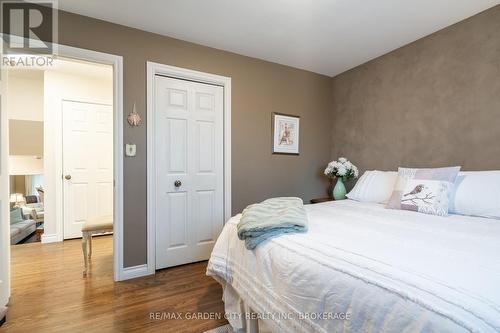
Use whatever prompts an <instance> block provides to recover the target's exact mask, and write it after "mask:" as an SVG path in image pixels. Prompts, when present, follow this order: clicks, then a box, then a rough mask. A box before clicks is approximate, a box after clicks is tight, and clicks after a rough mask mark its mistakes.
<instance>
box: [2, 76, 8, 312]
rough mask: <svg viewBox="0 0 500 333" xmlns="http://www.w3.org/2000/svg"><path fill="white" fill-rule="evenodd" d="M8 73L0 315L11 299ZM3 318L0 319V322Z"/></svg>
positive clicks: (4, 111) (4, 112)
mask: <svg viewBox="0 0 500 333" xmlns="http://www.w3.org/2000/svg"><path fill="white" fill-rule="evenodd" d="M6 91H7V71H6V70H1V72H0V315H3V313H4V309H5V306H6V305H7V303H8V301H9V297H10V274H9V270H10V223H9V219H10V215H9V207H10V206H9V166H8V159H9V119H8V115H7V112H8V110H7V108H6V102H5V97H6V94H5V92H6ZM1 319H2V318H1V317H0V320H1Z"/></svg>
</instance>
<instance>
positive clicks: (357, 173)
mask: <svg viewBox="0 0 500 333" xmlns="http://www.w3.org/2000/svg"><path fill="white" fill-rule="evenodd" d="M352 171H354V178H358V176H359V170H358V168H357V167H356V166H355V165H353V166H352Z"/></svg>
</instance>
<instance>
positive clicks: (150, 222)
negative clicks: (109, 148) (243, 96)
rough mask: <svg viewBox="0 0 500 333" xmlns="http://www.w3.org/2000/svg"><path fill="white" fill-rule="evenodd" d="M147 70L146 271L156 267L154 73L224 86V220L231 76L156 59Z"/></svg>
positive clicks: (227, 201)
mask: <svg viewBox="0 0 500 333" xmlns="http://www.w3.org/2000/svg"><path fill="white" fill-rule="evenodd" d="M146 73H147V82H146V83H147V88H146V90H147V117H146V126H147V187H148V190H147V203H148V207H147V239H148V241H147V243H148V249H147V251H148V255H147V269H148V273H149V274H154V273H155V270H156V237H155V230H156V202H155V200H154V197H155V195H156V172H155V169H156V159H155V140H154V137H155V129H154V127H155V126H154V124H153V120H154V114H155V97H156V96H155V76H156V75H162V76H166V77H170V78H174V79H183V80H189V81H195V82H200V83H208V84H213V85H217V86H221V87H222V88H223V89H224V103H223V108H224V111H223V112H224V116H223V132H224V133H223V136H224V153H223V159H224V161H223V173H224V175H223V178H224V186H223V193H224V194H223V198H224V199H223V201H224V210H223V211H224V223H225V221H227V220H228V219H229V218H230V217H231V78H230V77H226V76H220V75H216V74H210V73H205V72H199V71H195V70H191V69H186V68H181V67H175V66H169V65H163V64H159V63H155V62H151V61H148V62H146Z"/></svg>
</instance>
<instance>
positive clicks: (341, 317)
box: [207, 200, 500, 333]
mask: <svg viewBox="0 0 500 333" xmlns="http://www.w3.org/2000/svg"><path fill="white" fill-rule="evenodd" d="M306 210H307V214H308V218H309V231H308V232H307V233H304V234H291V235H283V236H281V237H276V238H274V239H271V240H269V241H267V242H265V243H263V244H261V245H259V246H258V247H257V248H256V249H255V250H254V251H249V250H246V249H245V246H244V242H243V241H241V240H239V239H238V237H237V234H236V224H237V222H238V219H239V217H240V215H237V216H235V217H233V218H232V219H230V220H229V221H228V222H227V223H226V225H225V227H224V229H223V231H222V233H221V235H220V237H219V239H218V240H217V243H216V245H215V247H214V250H213V253H212V256H211V258H210V260H209V263H208V268H207V274H208V275H210V276H213V277H214V278H215V279H216V280H217V281H219V282H220V283H221V284H222V286H223V289H224V294H223V301H224V303H225V309H226V316H227V317H228V320H229V322H230V324H231V326H232V327H233V329H234V330H235V331H236V332H244V331H245V332H259V331H260V332H263V331H272V332H398V333H399V332H470V331H472V332H500V220H495V219H487V218H479V217H470V216H461V215H450V216H447V217H438V216H433V215H426V214H420V213H416V212H410V211H403V210H390V209H385V208H384V206H383V205H381V204H373V203H359V202H356V201H353V200H343V201H333V202H326V203H321V204H315V205H307V206H306Z"/></svg>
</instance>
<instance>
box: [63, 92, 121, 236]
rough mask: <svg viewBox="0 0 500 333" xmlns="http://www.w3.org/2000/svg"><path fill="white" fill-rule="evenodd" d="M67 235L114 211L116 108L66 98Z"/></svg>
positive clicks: (64, 106)
mask: <svg viewBox="0 0 500 333" xmlns="http://www.w3.org/2000/svg"><path fill="white" fill-rule="evenodd" d="M62 107H63V176H64V179H63V183H64V191H63V193H64V194H63V200H64V204H63V209H64V214H63V216H64V239H68V238H77V237H81V236H82V232H81V228H82V224H83V223H85V221H87V220H88V219H89V218H93V217H97V216H103V215H112V214H113V108H112V107H111V106H110V105H103V104H92V103H81V102H70V101H64V102H63V106H62Z"/></svg>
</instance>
